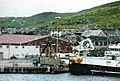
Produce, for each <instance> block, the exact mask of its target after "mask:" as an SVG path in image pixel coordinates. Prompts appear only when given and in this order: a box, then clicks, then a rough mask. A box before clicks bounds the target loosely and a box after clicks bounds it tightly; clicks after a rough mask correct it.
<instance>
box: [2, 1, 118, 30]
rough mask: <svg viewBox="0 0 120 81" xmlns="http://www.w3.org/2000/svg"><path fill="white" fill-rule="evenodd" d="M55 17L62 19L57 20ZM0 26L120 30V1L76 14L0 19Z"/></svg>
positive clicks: (52, 13) (45, 14)
mask: <svg viewBox="0 0 120 81" xmlns="http://www.w3.org/2000/svg"><path fill="white" fill-rule="evenodd" d="M55 17H61V18H60V19H55ZM0 26H4V27H12V28H13V27H15V28H22V27H23V28H26V27H28V28H33V27H48V28H51V29H54V28H56V26H58V27H59V29H63V28H87V27H89V28H120V1H116V2H112V3H109V4H105V5H101V6H98V7H95V8H91V9H87V10H83V11H80V12H76V13H54V12H44V13H41V14H37V15H34V16H31V17H17V18H15V17H4V18H0Z"/></svg>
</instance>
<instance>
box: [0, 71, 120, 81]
mask: <svg viewBox="0 0 120 81" xmlns="http://www.w3.org/2000/svg"><path fill="white" fill-rule="evenodd" d="M0 81H120V77H112V76H111V77H110V76H92V75H80V76H74V75H71V74H69V73H65V74H0Z"/></svg>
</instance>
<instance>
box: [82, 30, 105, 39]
mask: <svg viewBox="0 0 120 81" xmlns="http://www.w3.org/2000/svg"><path fill="white" fill-rule="evenodd" d="M81 36H84V37H90V36H106V35H105V34H104V32H103V31H102V30H85V31H84V32H83V33H82V35H81Z"/></svg>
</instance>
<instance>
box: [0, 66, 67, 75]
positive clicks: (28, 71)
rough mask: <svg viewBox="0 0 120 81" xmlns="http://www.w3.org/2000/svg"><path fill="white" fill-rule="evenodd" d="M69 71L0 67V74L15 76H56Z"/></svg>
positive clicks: (46, 68)
mask: <svg viewBox="0 0 120 81" xmlns="http://www.w3.org/2000/svg"><path fill="white" fill-rule="evenodd" d="M66 72H69V70H68V69H67V68H66V69H63V70H59V69H58V70H56V69H55V68H50V67H49V68H48V67H0V73H15V74H39V73H43V74H47V73H49V74H58V73H66Z"/></svg>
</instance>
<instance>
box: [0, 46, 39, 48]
mask: <svg viewBox="0 0 120 81" xmlns="http://www.w3.org/2000/svg"><path fill="white" fill-rule="evenodd" d="M2 47H3V46H0V48H2ZM9 47H10V46H6V48H9ZM18 47H19V46H15V48H18ZM22 48H25V46H22ZM36 48H38V46H36Z"/></svg>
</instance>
